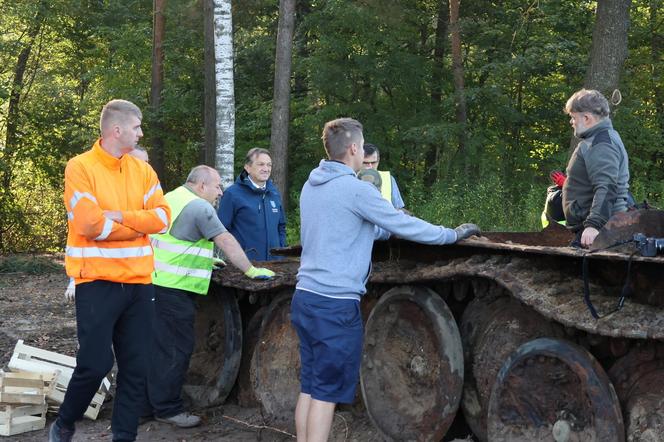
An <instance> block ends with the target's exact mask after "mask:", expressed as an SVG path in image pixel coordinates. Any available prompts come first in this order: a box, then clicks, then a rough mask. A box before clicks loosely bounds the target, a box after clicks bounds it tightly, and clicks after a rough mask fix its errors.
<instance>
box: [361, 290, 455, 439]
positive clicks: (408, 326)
mask: <svg viewBox="0 0 664 442" xmlns="http://www.w3.org/2000/svg"><path fill="white" fill-rule="evenodd" d="M360 376H361V390H362V397H363V399H364V404H365V406H366V408H367V412H368V414H369V417H370V418H371V420H372V422H373V423H374V425H375V426H376V428H377V429H378V430H379V431H380V432H381V434H382V435H383V436H384V437H385V438H386V439H387V440H421V441H428V440H431V441H438V440H440V439H441V438H442V437H443V436H444V435H445V433H446V432H447V430H448V429H449V426H450V425H451V424H452V421H453V419H454V416H455V415H456V412H457V409H458V406H459V401H460V399H461V391H462V386H463V354H462V348H461V338H460V336H459V331H458V329H457V326H456V323H455V321H454V318H453V316H452V314H451V312H450V311H449V309H448V308H447V306H446V305H445V303H444V301H443V300H442V299H441V298H440V296H439V295H437V294H436V293H434V292H432V291H431V290H428V289H425V288H418V287H395V288H393V289H391V290H389V291H388V292H387V293H385V294H384V295H383V296H382V297H381V298H380V299H379V301H378V303H377V304H376V306H375V307H374V309H373V311H372V312H371V315H370V317H369V320H368V321H367V325H366V331H365V343H364V352H363V358H362V366H361V370H360Z"/></svg>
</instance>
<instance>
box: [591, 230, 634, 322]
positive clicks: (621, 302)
mask: <svg viewBox="0 0 664 442" xmlns="http://www.w3.org/2000/svg"><path fill="white" fill-rule="evenodd" d="M632 241H633V239H627V240H624V241H618V242H615V243H613V244H611V245H610V246H607V247H604V248H601V249H597V250H592V251H589V252H586V253H584V254H583V261H582V263H581V271H582V274H583V302H584V303H585V304H586V307H588V311H589V312H590V314H591V315H592V317H593V318H595V319H600V318H605V317H607V316H609V315H611V314H613V313H615V312H617V311H618V310H620V309H621V308H623V306H624V305H625V298H627V297H628V296H631V294H632V288H631V281H632V279H631V270H632V258H633V257H634V255H635V254H636V252H633V253H632V254H631V255H629V260H628V261H627V278H626V279H625V284H624V285H623V288H622V290H621V292H620V297H619V298H618V304H617V305H616V308H615V309H613V310H611V311H610V312H608V313H607V314H605V315H602V316H600V315H599V314H597V310H596V309H595V306H594V305H593V303H592V301H591V300H590V284H589V283H588V255H590V254H591V253H595V252H600V251H603V250H608V249H612V248H614V247H618V246H621V245H623V244H627V243H630V242H632Z"/></svg>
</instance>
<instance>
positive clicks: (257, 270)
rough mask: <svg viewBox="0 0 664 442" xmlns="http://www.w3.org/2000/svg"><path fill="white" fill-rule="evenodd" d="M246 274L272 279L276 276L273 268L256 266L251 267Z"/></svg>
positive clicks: (257, 277) (256, 277)
mask: <svg viewBox="0 0 664 442" xmlns="http://www.w3.org/2000/svg"><path fill="white" fill-rule="evenodd" d="M244 274H245V276H248V277H249V278H251V279H270V278H272V277H273V276H274V272H273V271H272V270H270V269H264V268H262V267H254V266H251V267H249V270H247V271H246V272H244Z"/></svg>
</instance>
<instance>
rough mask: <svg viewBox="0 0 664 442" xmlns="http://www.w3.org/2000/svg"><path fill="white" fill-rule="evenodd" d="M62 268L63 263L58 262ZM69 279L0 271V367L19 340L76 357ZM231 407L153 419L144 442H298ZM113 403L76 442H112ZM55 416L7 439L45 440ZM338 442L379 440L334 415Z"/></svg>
mask: <svg viewBox="0 0 664 442" xmlns="http://www.w3.org/2000/svg"><path fill="white" fill-rule="evenodd" d="M54 259H55V261H57V262H58V263H59V264H62V261H61V260H60V259H59V258H54ZM67 282H68V279H67V277H66V276H65V274H64V269H63V270H62V271H61V272H57V273H46V274H39V275H31V274H27V273H22V272H14V273H0V311H1V312H2V314H1V315H0V368H3V369H5V370H7V364H8V363H9V360H10V358H11V355H12V353H13V349H14V345H16V341H17V340H19V339H23V341H24V342H25V344H27V345H31V346H34V347H38V348H42V349H45V350H50V351H55V352H58V353H62V354H66V355H69V356H75V354H76V347H77V342H76V319H75V313H74V305H73V303H67V302H66V301H65V300H64V298H63V293H64V290H65V287H66V286H67ZM227 402H230V403H226V404H224V405H223V406H219V407H215V408H209V409H205V410H197V413H199V414H200V415H201V416H203V419H204V423H203V425H201V426H200V427H198V428H193V429H186V430H185V429H177V428H174V427H172V426H170V425H168V424H163V423H160V422H156V421H150V422H146V423H143V424H142V425H140V427H139V429H138V439H137V440H142V441H153V440H154V441H180V442H184V441H258V440H260V441H286V440H292V439H294V436H293V434H292V433H291V431H292V430H291V429H288V428H287V427H288V425H279V424H275V423H271V422H269V421H268V420H267V419H265V418H264V417H263V416H262V414H261V410H260V409H258V408H242V407H239V406H238V405H237V404H234V403H233V402H234V401H233V400H232V399H230V400H229V401H227ZM111 409H112V400H111V401H109V402H107V403H105V404H104V406H103V407H102V410H101V412H100V415H99V417H98V419H97V420H95V421H91V420H89V419H84V420H83V421H81V422H79V423H78V424H77V431H76V435H75V436H74V440H75V441H88V440H99V441H104V440H106V441H110V440H112V435H111V432H110V419H111ZM54 418H55V416H54V415H51V414H49V415H48V416H47V427H46V429H44V430H40V431H32V432H29V433H23V434H20V435H16V436H12V437H4V438H2V440H3V441H5V440H6V441H25V442H32V441H44V440H47V429H48V425H50V423H51V422H52V421H53V419H54ZM332 440H335V441H344V440H348V441H378V440H380V437H378V436H377V434H376V431H375V430H374V428H373V427H372V426H371V424H370V422H369V420H368V419H367V418H366V416H359V417H358V416H353V413H352V412H350V411H342V412H339V413H337V414H336V416H335V419H334V427H333V438H332Z"/></svg>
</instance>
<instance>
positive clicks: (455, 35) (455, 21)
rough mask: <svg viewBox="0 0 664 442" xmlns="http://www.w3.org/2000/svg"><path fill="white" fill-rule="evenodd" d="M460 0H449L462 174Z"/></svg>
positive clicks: (463, 101) (466, 162)
mask: <svg viewBox="0 0 664 442" xmlns="http://www.w3.org/2000/svg"><path fill="white" fill-rule="evenodd" d="M460 3H461V2H460V0H450V37H451V41H452V69H453V72H454V100H455V102H456V121H457V124H458V126H459V129H458V130H459V136H458V139H459V149H458V152H459V153H460V154H461V155H462V156H463V162H464V171H465V172H466V173H465V174H464V176H466V177H467V176H468V172H469V169H470V164H469V161H470V160H471V158H470V156H471V155H470V153H469V152H466V119H467V115H466V97H465V91H464V81H463V75H464V73H463V60H462V57H461V30H460V29H459V5H460Z"/></svg>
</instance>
